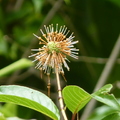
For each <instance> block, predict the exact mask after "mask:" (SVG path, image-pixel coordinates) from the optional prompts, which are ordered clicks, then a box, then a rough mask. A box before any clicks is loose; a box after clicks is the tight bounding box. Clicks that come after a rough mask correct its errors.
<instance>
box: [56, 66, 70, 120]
mask: <svg viewBox="0 0 120 120" xmlns="http://www.w3.org/2000/svg"><path fill="white" fill-rule="evenodd" d="M55 73H56V78H57V86H58V97H59V104H60V109H61V112H62V115H63V118H64V120H68V119H67V116H66V113H65V110H64V104H63V98H62V92H61V85H60V78H59V73H58V69H57V68H56V70H55Z"/></svg>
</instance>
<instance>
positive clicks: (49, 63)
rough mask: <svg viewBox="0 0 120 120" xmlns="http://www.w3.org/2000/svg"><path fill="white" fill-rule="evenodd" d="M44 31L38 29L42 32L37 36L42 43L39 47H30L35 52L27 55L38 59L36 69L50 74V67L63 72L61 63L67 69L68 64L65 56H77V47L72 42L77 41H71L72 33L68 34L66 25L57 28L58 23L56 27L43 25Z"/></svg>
mask: <svg viewBox="0 0 120 120" xmlns="http://www.w3.org/2000/svg"><path fill="white" fill-rule="evenodd" d="M44 28H45V33H44V32H43V31H42V30H41V29H40V31H41V33H42V37H38V36H37V35H35V34H34V36H35V37H37V38H38V39H39V40H40V43H39V44H42V47H41V48H38V49H32V51H36V52H37V53H35V54H32V55H30V56H29V57H35V60H34V61H33V62H35V61H38V63H37V64H36V67H35V68H37V69H40V70H43V71H45V73H47V74H50V72H51V69H57V70H58V72H59V73H61V72H62V73H64V71H63V65H64V67H66V68H67V70H68V71H69V66H68V65H67V62H66V61H69V60H68V59H67V56H71V57H73V58H75V59H77V58H78V56H77V55H76V54H78V52H77V51H79V50H78V49H76V48H74V44H76V43H78V41H73V38H74V37H75V36H73V33H72V34H70V35H69V37H67V36H68V34H69V32H70V31H68V30H67V27H65V26H61V27H60V28H59V29H58V24H56V27H55V28H54V27H53V24H52V25H49V26H44Z"/></svg>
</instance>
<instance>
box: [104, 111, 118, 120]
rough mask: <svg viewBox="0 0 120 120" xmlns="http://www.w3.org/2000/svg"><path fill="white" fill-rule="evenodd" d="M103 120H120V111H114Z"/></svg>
mask: <svg viewBox="0 0 120 120" xmlns="http://www.w3.org/2000/svg"><path fill="white" fill-rule="evenodd" d="M102 120H120V113H119V112H116V113H112V114H110V115H108V116H106V117H105V118H103V119H102Z"/></svg>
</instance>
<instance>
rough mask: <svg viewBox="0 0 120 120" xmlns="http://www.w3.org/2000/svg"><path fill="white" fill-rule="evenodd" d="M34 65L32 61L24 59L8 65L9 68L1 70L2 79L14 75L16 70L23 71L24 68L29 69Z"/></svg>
mask: <svg viewBox="0 0 120 120" xmlns="http://www.w3.org/2000/svg"><path fill="white" fill-rule="evenodd" d="M32 65H33V63H32V62H31V61H30V60H28V59H25V58H22V59H20V60H18V61H16V62H14V63H12V64H10V65H8V66H7V67H5V68H2V69H1V70H0V77H2V76H5V75H7V74H9V73H12V72H14V71H16V70H19V69H23V68H26V67H29V66H32Z"/></svg>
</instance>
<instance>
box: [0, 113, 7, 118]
mask: <svg viewBox="0 0 120 120" xmlns="http://www.w3.org/2000/svg"><path fill="white" fill-rule="evenodd" d="M0 120H6V119H5V117H4V115H3V114H2V113H1V112H0Z"/></svg>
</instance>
